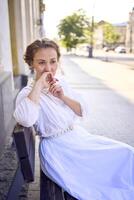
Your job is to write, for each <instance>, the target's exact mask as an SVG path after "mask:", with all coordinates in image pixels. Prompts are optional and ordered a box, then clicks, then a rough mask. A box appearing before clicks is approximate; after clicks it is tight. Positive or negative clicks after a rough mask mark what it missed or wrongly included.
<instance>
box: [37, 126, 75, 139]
mask: <svg viewBox="0 0 134 200" xmlns="http://www.w3.org/2000/svg"><path fill="white" fill-rule="evenodd" d="M72 130H73V125H69V126H68V127H67V128H65V129H60V130H59V131H57V132H56V133H54V134H53V135H49V134H50V133H49V131H48V130H47V129H46V131H45V132H46V135H43V136H41V137H42V138H48V139H49V138H54V137H58V136H60V135H63V134H64V133H67V132H69V131H72ZM47 133H48V134H47Z"/></svg>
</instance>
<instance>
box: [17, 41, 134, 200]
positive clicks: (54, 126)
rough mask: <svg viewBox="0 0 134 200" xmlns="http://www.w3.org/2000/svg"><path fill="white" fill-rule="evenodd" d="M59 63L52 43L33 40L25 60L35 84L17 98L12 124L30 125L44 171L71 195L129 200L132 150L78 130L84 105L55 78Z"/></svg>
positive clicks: (133, 187)
mask: <svg viewBox="0 0 134 200" xmlns="http://www.w3.org/2000/svg"><path fill="white" fill-rule="evenodd" d="M59 58H60V51H59V47H58V45H57V44H56V43H55V42H54V41H51V40H48V39H44V40H36V41H34V42H33V43H32V44H30V45H29V46H28V47H27V49H26V53H25V56H24V60H25V62H26V63H27V64H28V65H29V66H30V68H32V69H34V71H35V81H34V82H33V84H30V85H28V86H27V87H25V88H23V89H22V91H21V92H20V93H19V95H18V97H17V100H16V109H15V112H14V117H15V119H16V121H17V122H18V123H20V124H21V125H23V126H26V127H30V126H32V125H34V127H35V129H36V131H37V133H38V134H39V135H40V138H41V140H40V146H39V155H40V161H41V168H42V170H43V171H44V173H45V174H46V175H47V176H48V177H49V178H51V179H52V180H53V181H55V182H56V183H57V184H58V185H60V186H61V187H62V188H64V190H65V191H67V192H68V193H70V194H71V195H72V196H74V197H75V198H77V199H78V200H133V199H134V149H133V148H132V147H131V146H129V145H127V144H124V143H121V142H117V141H114V140H112V139H108V138H105V137H102V136H95V135H91V134H89V133H88V132H87V130H85V129H84V128H82V127H80V126H79V125H76V123H75V121H76V119H77V118H78V117H79V118H82V117H84V116H85V115H86V113H87V106H86V105H85V104H84V102H83V100H82V99H81V98H80V96H79V95H77V94H76V93H75V92H74V91H73V90H72V89H71V88H70V87H69V86H68V84H67V83H66V82H65V80H64V79H63V78H57V75H56V71H57V68H58V63H59Z"/></svg>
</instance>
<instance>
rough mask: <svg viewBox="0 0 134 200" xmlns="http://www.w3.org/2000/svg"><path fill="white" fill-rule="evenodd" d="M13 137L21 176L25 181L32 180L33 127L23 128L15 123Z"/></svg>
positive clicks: (33, 162)
mask: <svg viewBox="0 0 134 200" xmlns="http://www.w3.org/2000/svg"><path fill="white" fill-rule="evenodd" d="M13 137H14V142H15V145H16V150H17V155H18V159H19V164H20V168H21V171H22V174H23V178H24V180H25V181H26V182H31V181H34V166H35V135H34V132H33V128H32V127H30V128H25V127H23V126H21V125H19V124H17V125H16V126H15V129H14V132H13Z"/></svg>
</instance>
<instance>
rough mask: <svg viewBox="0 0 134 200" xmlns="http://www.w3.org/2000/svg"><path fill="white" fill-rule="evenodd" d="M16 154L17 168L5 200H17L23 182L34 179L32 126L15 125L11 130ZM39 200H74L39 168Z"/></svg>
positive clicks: (33, 137)
mask: <svg viewBox="0 0 134 200" xmlns="http://www.w3.org/2000/svg"><path fill="white" fill-rule="evenodd" d="M13 138H14V143H15V147H16V151H17V155H18V161H19V162H18V168H17V171H16V174H15V177H14V180H13V182H12V185H11V187H10V190H9V192H8V197H7V200H18V199H19V193H20V191H21V188H22V185H23V184H24V183H30V182H32V181H34V166H35V134H34V131H33V128H32V127H30V128H26V127H23V126H20V125H18V124H17V125H16V126H15V128H14V132H13ZM40 200H76V199H75V198H74V197H72V196H70V195H69V194H68V193H67V192H64V191H63V190H62V188H60V187H59V186H58V185H57V184H56V183H54V182H53V181H52V180H50V179H49V178H48V177H47V176H46V175H45V174H44V173H43V171H42V170H40Z"/></svg>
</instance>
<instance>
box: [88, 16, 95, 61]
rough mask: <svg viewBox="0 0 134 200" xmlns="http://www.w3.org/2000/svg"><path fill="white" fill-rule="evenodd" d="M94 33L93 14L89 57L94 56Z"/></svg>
mask: <svg viewBox="0 0 134 200" xmlns="http://www.w3.org/2000/svg"><path fill="white" fill-rule="evenodd" d="M93 35H94V16H92V22H91V37H90V46H89V54H88V57H89V58H92V57H93V43H94V42H93V40H94V38H93Z"/></svg>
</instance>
